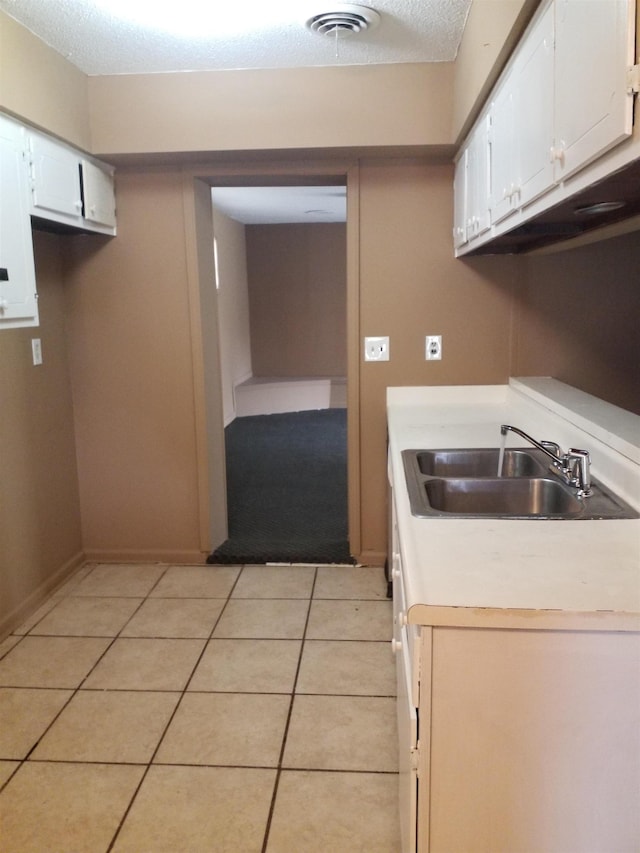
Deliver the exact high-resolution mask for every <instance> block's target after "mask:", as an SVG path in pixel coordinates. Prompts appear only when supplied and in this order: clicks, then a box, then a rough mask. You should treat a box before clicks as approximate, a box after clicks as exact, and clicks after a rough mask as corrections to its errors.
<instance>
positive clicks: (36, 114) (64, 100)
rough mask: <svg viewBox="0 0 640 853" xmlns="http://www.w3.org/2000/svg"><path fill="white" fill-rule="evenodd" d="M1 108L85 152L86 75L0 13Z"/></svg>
mask: <svg viewBox="0 0 640 853" xmlns="http://www.w3.org/2000/svg"><path fill="white" fill-rule="evenodd" d="M0 109H2V110H5V111H7V112H10V113H14V114H15V115H16V116H18V117H19V118H22V119H24V120H25V121H26V122H28V123H31V124H34V125H37V126H39V127H42V128H45V129H47V130H49V131H50V132H51V133H53V134H55V135H56V136H60V137H62V138H63V139H66V140H67V141H68V142H71V143H72V144H74V145H77V146H79V147H80V148H83V149H86V150H89V149H90V145H91V139H90V133H89V101H88V90H87V77H86V76H85V75H84V74H83V73H82V72H81V71H79V70H78V69H77V68H76V67H75V66H74V65H71V63H70V62H67V60H66V59H64V57H62V56H61V55H60V54H59V53H56V52H55V51H54V50H52V49H51V48H50V47H48V46H47V45H46V44H45V43H44V42H43V41H40V39H38V38H36V37H35V36H34V35H33V34H32V33H30V32H29V30H27V29H25V28H24V27H22V26H21V25H20V24H18V23H16V21H14V20H13V18H10V17H9V16H8V15H5V14H4V12H0Z"/></svg>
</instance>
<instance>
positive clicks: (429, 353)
mask: <svg viewBox="0 0 640 853" xmlns="http://www.w3.org/2000/svg"><path fill="white" fill-rule="evenodd" d="M424 357H425V358H426V360H427V361H440V360H441V358H442V335H427V337H426V338H425V356H424Z"/></svg>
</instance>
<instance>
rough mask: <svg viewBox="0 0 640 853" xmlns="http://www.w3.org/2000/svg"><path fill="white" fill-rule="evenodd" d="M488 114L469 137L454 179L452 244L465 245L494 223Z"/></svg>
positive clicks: (458, 162) (457, 164) (459, 159)
mask: <svg viewBox="0 0 640 853" xmlns="http://www.w3.org/2000/svg"><path fill="white" fill-rule="evenodd" d="M489 189H490V185H489V117H488V116H485V118H484V120H483V121H481V122H480V123H479V124H478V125H477V126H476V128H475V129H474V132H473V133H472V135H471V136H470V137H469V139H468V141H467V144H466V145H465V147H464V149H463V151H462V153H461V154H460V157H459V158H458V161H457V163H456V170H455V175H454V179H453V193H454V210H455V219H454V225H453V243H454V246H456V248H458V247H459V246H463V245H464V244H465V243H466V242H467V241H468V240H472V239H473V238H474V237H476V236H478V235H479V234H482V233H484V232H485V231H486V230H487V229H488V228H489V226H490V225H491V217H490V210H489Z"/></svg>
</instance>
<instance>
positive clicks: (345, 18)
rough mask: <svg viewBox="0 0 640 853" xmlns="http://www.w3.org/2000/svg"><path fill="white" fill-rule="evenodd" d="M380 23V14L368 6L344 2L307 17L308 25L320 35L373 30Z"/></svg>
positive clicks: (348, 33) (308, 27)
mask: <svg viewBox="0 0 640 853" xmlns="http://www.w3.org/2000/svg"><path fill="white" fill-rule="evenodd" d="M379 23H380V15H379V14H378V13H377V12H376V11H374V10H373V9H369V8H368V7H367V6H355V5H353V4H350V3H342V4H340V5H339V6H336V7H335V8H333V9H331V10H329V11H326V12H318V13H317V14H316V15H312V16H311V17H310V18H308V19H307V22H306V27H307V29H309V30H311V32H313V33H319V34H320V35H331V36H336V35H350V34H357V33H362V32H364V31H365V30H373V29H374V28H375V27H377V26H378V24H379Z"/></svg>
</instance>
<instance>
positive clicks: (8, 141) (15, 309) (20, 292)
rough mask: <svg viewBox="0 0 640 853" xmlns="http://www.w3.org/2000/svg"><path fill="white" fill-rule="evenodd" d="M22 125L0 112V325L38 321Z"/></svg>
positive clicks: (24, 324)
mask: <svg viewBox="0 0 640 853" xmlns="http://www.w3.org/2000/svg"><path fill="white" fill-rule="evenodd" d="M24 158H25V139H24V134H23V128H22V127H21V126H20V125H18V124H16V123H14V122H11V121H8V120H6V119H4V118H3V117H2V116H0V328H13V327H16V326H37V325H38V297H37V294H36V276H35V268H34V259H33V243H32V239H31V222H30V220H29V210H28V204H27V192H28V190H27V176H26V170H25V168H24Z"/></svg>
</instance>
